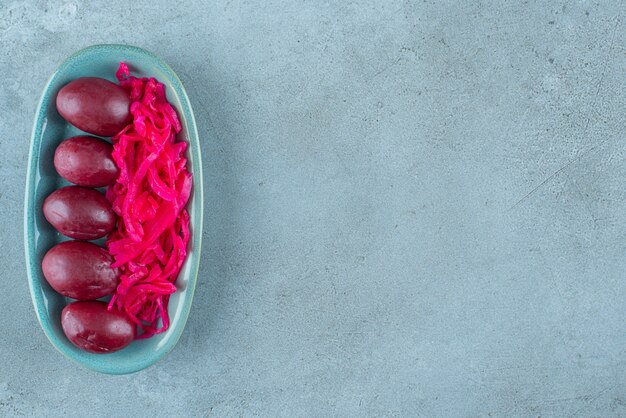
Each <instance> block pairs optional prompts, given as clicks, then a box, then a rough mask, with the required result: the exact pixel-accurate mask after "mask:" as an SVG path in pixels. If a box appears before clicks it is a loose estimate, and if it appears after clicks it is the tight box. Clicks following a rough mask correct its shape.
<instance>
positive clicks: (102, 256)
mask: <svg viewBox="0 0 626 418" xmlns="http://www.w3.org/2000/svg"><path fill="white" fill-rule="evenodd" d="M111 264H113V257H111V255H110V254H109V253H108V252H107V251H106V250H105V249H104V248H102V247H100V246H98V245H96V244H92V243H90V242H84V241H65V242H62V243H60V244H57V245H55V246H54V247H52V248H51V249H50V250H49V251H48V252H47V253H46V255H45V256H44V258H43V261H42V263H41V269H42V270H43V275H44V277H45V278H46V280H47V281H48V283H49V284H50V286H52V288H53V289H54V290H56V291H57V292H59V293H60V294H62V295H63V296H67V297H69V298H72V299H78V300H95V299H98V298H101V297H103V296H107V295H110V294H111V293H113V292H114V291H115V287H116V286H117V282H118V275H119V272H118V270H117V269H116V268H114V267H111Z"/></svg>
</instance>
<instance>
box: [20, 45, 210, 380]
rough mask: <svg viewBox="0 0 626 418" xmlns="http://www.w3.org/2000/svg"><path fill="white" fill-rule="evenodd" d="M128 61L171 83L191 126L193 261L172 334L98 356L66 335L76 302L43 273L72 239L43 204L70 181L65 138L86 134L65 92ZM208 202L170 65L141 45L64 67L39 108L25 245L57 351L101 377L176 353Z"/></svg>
mask: <svg viewBox="0 0 626 418" xmlns="http://www.w3.org/2000/svg"><path fill="white" fill-rule="evenodd" d="M120 61H124V62H126V63H127V64H128V66H129V68H130V70H131V73H132V75H134V76H138V77H154V78H156V79H157V80H159V81H160V82H161V83H163V84H164V85H165V89H166V93H167V99H168V101H169V102H170V103H171V104H172V105H173V106H174V107H175V108H176V110H177V111H178V115H179V117H180V119H181V122H182V125H183V130H182V131H181V132H180V133H179V137H178V138H179V140H184V141H187V143H188V144H189V146H188V147H187V151H186V154H187V155H186V157H187V160H188V162H189V164H188V169H189V171H190V172H191V174H192V175H193V191H192V194H191V198H190V201H189V203H188V205H187V209H188V211H189V215H190V224H191V225H190V229H191V240H190V243H189V252H188V254H187V259H186V260H185V263H184V265H183V267H182V270H181V271H180V274H179V276H178V280H177V281H176V288H177V291H176V293H174V294H173V295H172V297H171V298H170V302H169V314H170V327H169V329H168V330H167V331H166V332H164V333H163V334H159V335H155V336H154V337H152V338H148V339H145V340H136V341H134V342H133V343H132V344H130V345H129V346H128V347H126V348H124V349H123V350H120V351H117V352H115V353H110V354H91V353H87V352H85V351H82V350H80V349H78V348H76V347H75V346H74V345H73V344H72V343H70V342H69V340H68V339H67V338H66V337H65V334H64V333H63V330H62V328H61V310H62V309H63V307H65V305H66V304H67V303H68V301H69V300H68V299H66V298H65V297H64V296H61V295H59V294H58V293H56V292H55V291H54V290H52V288H51V287H50V286H49V285H48V282H46V280H45V279H44V277H43V274H42V271H41V260H42V258H43V256H44V254H45V253H46V252H47V251H48V250H49V249H50V248H52V247H53V246H54V245H55V244H57V243H59V242H61V241H64V240H66V239H67V238H65V237H63V236H61V235H60V234H59V233H58V232H57V231H55V230H54V228H52V226H51V225H50V224H49V223H48V222H47V221H46V220H45V218H44V216H43V212H42V204H43V201H44V199H45V198H46V196H48V195H49V194H50V193H51V192H52V191H54V190H55V189H57V188H59V187H62V186H64V185H67V184H68V183H67V182H66V181H65V180H63V179H62V178H61V177H60V176H59V175H58V174H57V173H56V171H55V169H54V165H53V156H54V150H55V149H56V147H57V145H58V144H59V142H61V141H62V140H63V139H65V138H69V137H70V136H73V135H77V134H81V131H79V130H78V129H76V128H74V127H73V126H71V125H69V124H68V123H67V122H66V121H65V120H64V119H63V118H61V116H60V115H59V114H58V113H57V110H56V105H55V100H56V95H57V92H58V91H59V89H60V88H61V87H62V86H64V85H65V84H67V83H68V82H70V81H71V80H73V79H75V78H78V77H87V76H89V77H102V78H106V79H108V80H111V81H116V80H115V71H116V70H117V68H118V65H119V63H120ZM202 199H203V198H202V162H201V157H200V143H199V141H198V131H197V129H196V122H195V119H194V116H193V111H192V109H191V104H190V103H189V99H188V98H187V93H185V89H184V88H183V85H182V83H181V81H180V80H179V79H178V77H177V76H176V74H175V73H174V71H172V69H171V68H170V67H169V66H168V65H167V64H166V63H165V62H163V61H162V60H161V59H160V58H158V57H157V56H155V55H154V54H152V53H150V52H148V51H145V50H143V49H141V48H137V47H133V46H127V45H94V46H91V47H88V48H85V49H83V50H81V51H78V52H77V53H75V54H74V55H72V56H70V57H69V58H68V59H66V60H65V62H63V64H61V66H60V67H59V68H58V69H57V70H56V71H55V72H54V73H53V74H52V76H51V77H50V79H49V80H48V83H47V84H46V87H45V89H44V91H43V94H42V96H41V100H40V101H39V106H38V107H37V114H36V117H35V125H34V127H33V135H32V139H31V144H30V154H29V158H28V174H27V179H26V199H25V203H24V245H25V248H26V268H27V272H28V284H29V287H30V293H31V296H32V299H33V304H34V306H35V312H36V314H37V318H38V319H39V323H40V324H41V327H42V328H43V331H44V332H45V334H46V336H47V337H48V339H49V340H50V342H51V343H52V345H53V346H54V347H55V348H56V349H57V350H59V351H60V352H61V353H62V354H64V355H65V356H66V357H68V358H69V359H71V360H73V361H75V362H77V363H79V364H80V365H82V366H85V367H87V368H90V369H93V370H96V371H98V372H102V373H109V374H124V373H133V372H136V371H139V370H141V369H144V368H146V367H148V366H150V365H151V364H153V363H154V362H156V361H157V360H159V359H160V358H162V357H163V356H164V355H165V354H167V353H168V352H169V351H170V350H171V349H172V348H174V346H175V345H176V343H177V342H178V339H179V338H180V336H181V334H182V332H183V329H184V328H185V323H186V322H187V317H188V315H189V310H190V309H191V302H192V299H193V293H194V290H195V287H196V279H197V275H198V265H199V262H200V244H201V240H202V209H203V204H202ZM100 243H102V241H100Z"/></svg>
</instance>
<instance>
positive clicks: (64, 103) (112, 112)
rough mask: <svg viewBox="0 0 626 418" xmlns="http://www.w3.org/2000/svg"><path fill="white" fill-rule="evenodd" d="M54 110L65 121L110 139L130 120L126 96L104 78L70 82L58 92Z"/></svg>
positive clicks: (119, 88)
mask: <svg viewBox="0 0 626 418" xmlns="http://www.w3.org/2000/svg"><path fill="white" fill-rule="evenodd" d="M56 107H57V110H58V112H59V113H60V114H61V116H63V118H64V119H65V120H66V121H68V122H69V123H71V124H72V125H74V126H76V127H77V128H78V129H80V130H81V131H85V132H87V133H90V134H93V135H98V136H113V135H115V134H117V133H118V132H119V131H121V130H122V129H124V127H125V126H126V125H128V124H129V123H130V121H131V115H130V97H129V95H128V94H127V93H126V91H124V89H123V88H121V87H120V86H118V85H117V84H115V83H112V82H110V81H108V80H105V79H104V78H98V77H82V78H77V79H76V80H73V81H70V82H69V83H68V84H66V85H65V86H63V87H62V88H61V90H59V93H58V94H57V98H56Z"/></svg>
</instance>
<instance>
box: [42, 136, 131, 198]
mask: <svg viewBox="0 0 626 418" xmlns="http://www.w3.org/2000/svg"><path fill="white" fill-rule="evenodd" d="M112 152H113V145H111V144H109V143H108V142H106V141H104V140H102V139H100V138H96V137H93V136H87V135H81V136H74V137H72V138H68V139H66V140H65V141H63V142H61V143H60V144H59V146H58V147H57V149H56V151H55V152H54V168H56V170H57V172H58V173H59V174H60V175H61V177H63V178H64V179H65V180H67V181H69V182H70V183H74V184H76V185H78V186H85V187H105V186H110V185H112V184H113V183H115V180H116V179H117V177H118V176H119V170H118V168H117V166H116V165H115V162H114V161H113V157H112V156H111V153H112Z"/></svg>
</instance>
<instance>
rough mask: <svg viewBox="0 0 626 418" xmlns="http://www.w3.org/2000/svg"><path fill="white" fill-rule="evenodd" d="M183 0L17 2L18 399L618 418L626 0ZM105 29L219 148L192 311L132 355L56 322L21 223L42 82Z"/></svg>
mask: <svg viewBox="0 0 626 418" xmlns="http://www.w3.org/2000/svg"><path fill="white" fill-rule="evenodd" d="M175 3H178V2H173V1H165V0H163V1H158V2H148V1H123V0H114V1H111V2H110V5H109V6H108V7H105V8H103V7H102V6H101V3H99V2H95V1H86V2H78V1H48V2H43V1H28V2H27V1H14V0H8V1H3V2H2V5H0V45H1V47H0V54H1V55H2V57H1V61H0V74H2V78H3V82H2V84H1V85H0V107H1V110H2V117H1V119H0V183H1V187H0V219H2V223H3V226H2V233H1V234H0V240H1V241H0V245H1V247H2V254H1V256H0V275H1V278H0V301H1V303H0V330H2V333H1V335H0V355H1V359H2V364H1V366H0V416H20V415H25V416H44V415H45V416H48V417H52V416H62V415H66V416H76V417H84V416H110V417H130V416H153V417H154V416H171V417H174V416H176V417H179V416H193V417H207V416H216V417H222V416H285V417H297V416H316V417H321V416H424V417H456V416H471V417H474V416H496V417H509V416H523V417H538V416H541V417H550V416H580V417H596V416H597V417H617V416H626V348H625V347H626V327H625V325H626V284H625V281H624V277H625V275H626V161H625V160H624V157H625V156H626V146H625V145H624V132H625V130H624V127H625V123H624V114H625V112H626V94H625V93H626V24H625V22H624V19H625V17H626V14H625V13H626V7H625V5H624V4H623V2H619V1H600V2H595V1H593V2H592V1H577V2H561V1H559V2H536V1H525V2H521V1H476V2H474V1H472V2H470V1H467V2H461V1H447V2H439V1H421V0H420V1H415V2H411V1H409V2H385V1H360V2H344V1H341V2H339V1H338V2H318V1H303V0H296V1H286V2H285V1H278V0H271V1H246V0H227V1H219V0H218V1H216V2H204V1H201V0H195V1H189V2H185V3H186V6H176V5H175ZM181 3H182V2H181ZM444 3H445V4H444ZM150 4H153V5H150ZM118 16H123V18H120V17H118ZM102 42H111V43H114V42H120V43H129V44H135V45H138V46H141V47H144V48H147V49H149V50H152V51H154V52H156V53H157V54H159V55H161V56H162V57H163V58H165V59H166V61H168V62H169V63H170V64H171V65H172V67H173V68H174V69H175V70H176V71H177V72H178V74H179V75H180V76H181V78H182V80H183V82H184V84H185V85H186V86H187V89H188V92H189V94H190V97H191V101H192V104H193V106H194V108H195V111H196V117H197V120H198V125H199V130H200V134H201V138H202V143H203V144H202V147H203V153H204V159H205V166H204V172H205V196H206V210H205V212H206V217H205V229H204V233H203V235H204V245H203V254H202V266H201V271H200V276H201V277H200V282H199V288H198V289H197V293H196V295H197V296H196V299H195V302H194V306H193V309H192V312H191V316H190V320H189V323H188V326H187V329H186V331H185V333H184V335H183V337H182V339H181V341H180V343H179V344H178V346H177V347H176V348H175V350H174V351H173V352H172V353H171V354H170V355H169V356H168V357H167V359H166V360H165V361H162V362H160V363H158V364H157V365H155V366H153V367H151V368H150V369H148V370H145V371H143V372H140V373H137V374H135V375H131V376H122V377H112V376H104V375H99V374H96V373H93V372H90V371H86V370H82V369H80V368H78V367H77V366H75V365H74V364H71V363H70V362H68V361H67V360H65V359H64V358H63V357H62V356H61V355H60V354H58V353H57V352H56V351H55V350H54V349H53V348H52V346H51V345H50V344H49V343H48V341H47V340H46V338H45V336H44V335H43V333H42V331H41V329H40V328H39V325H38V323H37V320H36V318H35V314H34V312H33V308H32V306H31V301H30V297H29V292H28V288H27V283H26V271H25V267H24V262H23V257H24V256H23V247H22V202H23V192H22V190H23V187H24V174H25V170H26V167H25V164H26V160H27V149H28V142H29V136H30V131H31V124H32V120H33V116H34V110H35V105H36V102H37V100H38V98H39V94H40V92H41V90H42V88H43V86H44V83H45V81H46V79H47V78H48V76H49V75H50V74H51V73H52V71H53V70H54V69H55V67H56V66H57V65H58V64H59V63H60V62H61V61H62V60H63V59H64V58H65V57H66V56H67V55H69V54H71V53H72V52H74V51H75V50H77V49H79V48H82V47H85V46H88V45H90V44H95V43H102Z"/></svg>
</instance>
